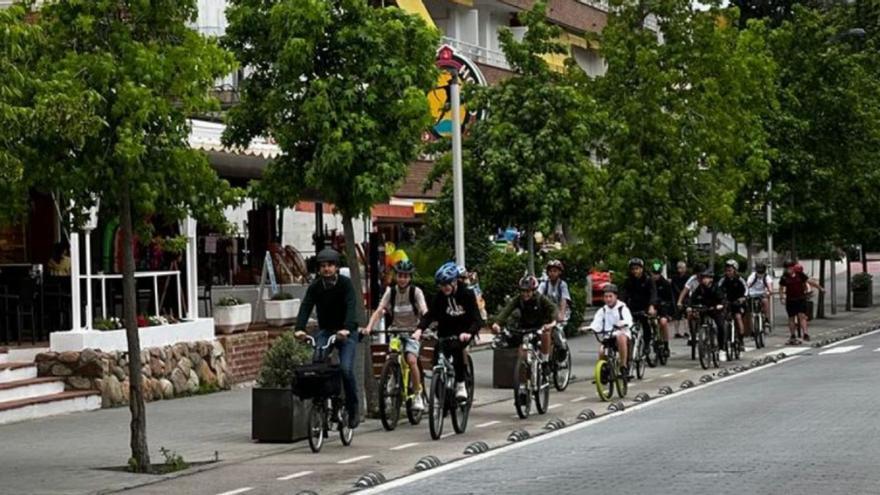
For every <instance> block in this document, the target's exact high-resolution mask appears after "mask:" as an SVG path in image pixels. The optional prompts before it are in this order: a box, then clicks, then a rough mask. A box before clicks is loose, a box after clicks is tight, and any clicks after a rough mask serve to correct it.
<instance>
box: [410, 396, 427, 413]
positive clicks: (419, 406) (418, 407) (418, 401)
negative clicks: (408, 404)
mask: <svg viewBox="0 0 880 495" xmlns="http://www.w3.org/2000/svg"><path fill="white" fill-rule="evenodd" d="M412 410H413V411H424V410H425V401H424V400H422V394H419V395H417V396H416V398H415V399H413V401H412Z"/></svg>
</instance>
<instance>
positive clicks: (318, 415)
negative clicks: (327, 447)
mask: <svg viewBox="0 0 880 495" xmlns="http://www.w3.org/2000/svg"><path fill="white" fill-rule="evenodd" d="M324 416H325V414H324V405H323V403H319V402H315V403H314V404H312V410H311V411H309V448H311V449H312V452H314V453H316V454H317V453H318V452H320V451H321V447H323V446H324Z"/></svg>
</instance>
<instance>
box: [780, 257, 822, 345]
mask: <svg viewBox="0 0 880 495" xmlns="http://www.w3.org/2000/svg"><path fill="white" fill-rule="evenodd" d="M783 266H784V267H785V273H784V274H783V275H782V278H780V279H779V299H780V300H781V301H782V304H784V305H785V312H786V313H788V330H789V332H790V333H791V338H789V340H788V345H798V344H800V343H801V342H800V341H799V340H798V337H797V333H798V331H800V333H801V334H802V335H803V338H804V340H805V341H806V342H809V341H810V334H809V332H808V330H807V300H808V298H809V296H808V294H809V290H810V287H815V288H817V289H819V290H820V291H822V292H825V289H824V288H823V287H822V286H821V285H819V282H817V281H815V280H813V279H811V278H810V277H808V276H807V275H806V274H805V273H804V267H803V266H802V265H800V264H799V263H797V262H795V261H786V262H785V264H784V265H783Z"/></svg>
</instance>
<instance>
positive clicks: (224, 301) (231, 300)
mask: <svg viewBox="0 0 880 495" xmlns="http://www.w3.org/2000/svg"><path fill="white" fill-rule="evenodd" d="M239 304H242V302H241V299H239V298H237V297H223V298H221V299H220V300H219V301H217V306H238V305H239Z"/></svg>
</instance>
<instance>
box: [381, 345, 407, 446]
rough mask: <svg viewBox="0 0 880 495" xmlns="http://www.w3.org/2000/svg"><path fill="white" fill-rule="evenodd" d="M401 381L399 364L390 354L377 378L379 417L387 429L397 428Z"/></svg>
mask: <svg viewBox="0 0 880 495" xmlns="http://www.w3.org/2000/svg"><path fill="white" fill-rule="evenodd" d="M401 381H402V380H401V376H400V365H399V364H398V363H397V357H396V356H394V355H392V356H391V357H390V358H389V359H388V360H387V361H385V365H384V366H382V375H381V378H380V379H379V418H380V419H381V420H382V427H384V428H385V429H386V430H387V431H392V430H394V429H395V428H397V422H398V421H399V420H400V397H401V394H402V390H401V387H400V384H401Z"/></svg>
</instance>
